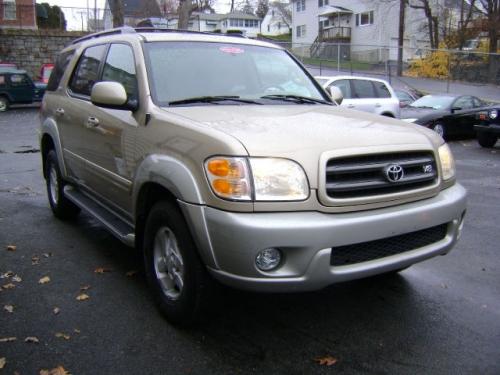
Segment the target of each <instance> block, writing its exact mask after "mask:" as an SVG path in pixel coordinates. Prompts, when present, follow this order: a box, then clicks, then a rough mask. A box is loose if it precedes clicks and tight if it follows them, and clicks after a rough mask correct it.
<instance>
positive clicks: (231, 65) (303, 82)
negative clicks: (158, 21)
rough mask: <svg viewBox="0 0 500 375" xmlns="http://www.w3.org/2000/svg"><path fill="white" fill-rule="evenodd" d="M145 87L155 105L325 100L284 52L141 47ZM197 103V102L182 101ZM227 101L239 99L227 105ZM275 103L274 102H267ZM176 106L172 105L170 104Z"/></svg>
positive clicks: (218, 46) (191, 45)
mask: <svg viewBox="0 0 500 375" xmlns="http://www.w3.org/2000/svg"><path fill="white" fill-rule="evenodd" d="M145 50H146V54H147V57H148V61H149V67H150V69H149V83H150V86H151V91H152V94H153V98H154V99H155V101H156V103H157V104H158V105H163V106H165V105H168V104H169V103H172V102H182V104H183V105H186V104H187V105H207V104H215V103H218V102H217V101H216V100H207V97H209V98H211V97H219V98H222V97H225V100H226V101H225V102H224V104H226V103H227V104H238V105H242V104H248V102H252V101H253V102H255V103H258V104H264V103H266V104H268V103H269V104H273V103H274V104H276V103H280V104H284V103H286V104H304V103H305V101H298V100H287V101H286V102H285V101H284V100H283V101H280V100H279V98H278V100H276V99H277V98H276V97H274V98H273V97H271V98H263V97H265V96H281V95H292V96H298V97H304V98H310V99H314V100H322V101H324V100H329V99H327V97H326V96H323V94H322V93H321V92H320V91H319V90H318V89H317V88H316V86H315V85H314V83H313V82H312V80H311V79H310V78H309V77H308V76H307V75H306V73H305V72H304V71H303V70H302V68H301V67H300V66H299V65H298V64H297V63H296V62H295V61H294V60H293V59H292V58H291V57H290V56H289V55H288V54H287V53H286V52H285V51H283V50H280V49H275V48H268V47H259V46H249V45H242V44H222V43H205V42H152V43H147V44H146V45H145ZM192 98H201V99H202V100H200V101H192V100H191V101H189V102H187V101H186V99H192ZM229 98H238V99H243V100H239V101H230V99H229ZM271 99H274V100H271ZM175 104H180V103H172V105H175Z"/></svg>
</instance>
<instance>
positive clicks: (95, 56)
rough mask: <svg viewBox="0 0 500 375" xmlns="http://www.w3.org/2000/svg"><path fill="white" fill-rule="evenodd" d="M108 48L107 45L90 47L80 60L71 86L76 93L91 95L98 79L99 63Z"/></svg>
mask: <svg viewBox="0 0 500 375" xmlns="http://www.w3.org/2000/svg"><path fill="white" fill-rule="evenodd" d="M105 50H106V46H105V45H104V44H101V45H99V46H94V47H89V48H87V49H86V50H85V52H84V53H83V55H82V56H81V57H80V60H79V61H78V66H77V67H76V70H75V72H74V73H73V77H72V78H71V83H70V85H69V88H70V89H71V91H72V92H73V93H75V94H80V95H85V96H90V92H91V90H92V87H93V86H94V83H96V82H97V80H98V74H99V65H100V64H101V60H102V57H103V54H104V51H105Z"/></svg>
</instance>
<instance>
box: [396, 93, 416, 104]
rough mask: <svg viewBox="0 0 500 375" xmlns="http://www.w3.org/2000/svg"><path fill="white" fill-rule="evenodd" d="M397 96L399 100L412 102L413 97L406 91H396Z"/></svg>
mask: <svg viewBox="0 0 500 375" xmlns="http://www.w3.org/2000/svg"><path fill="white" fill-rule="evenodd" d="M396 96H397V97H398V99H399V100H402V101H405V102H412V101H413V98H412V97H411V96H410V95H409V94H408V93H406V92H404V91H396Z"/></svg>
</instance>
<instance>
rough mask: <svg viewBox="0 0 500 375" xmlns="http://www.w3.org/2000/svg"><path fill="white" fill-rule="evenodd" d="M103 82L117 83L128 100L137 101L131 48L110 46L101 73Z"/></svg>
mask: <svg viewBox="0 0 500 375" xmlns="http://www.w3.org/2000/svg"><path fill="white" fill-rule="evenodd" d="M102 80H103V81H114V82H119V83H121V84H122V85H123V87H125V91H126V92H127V96H128V98H129V99H137V76H136V73H135V60H134V53H133V51H132V48H130V46H128V45H126V44H112V45H111V47H110V48H109V52H108V56H107V58H106V63H105V64H104V68H103V71H102Z"/></svg>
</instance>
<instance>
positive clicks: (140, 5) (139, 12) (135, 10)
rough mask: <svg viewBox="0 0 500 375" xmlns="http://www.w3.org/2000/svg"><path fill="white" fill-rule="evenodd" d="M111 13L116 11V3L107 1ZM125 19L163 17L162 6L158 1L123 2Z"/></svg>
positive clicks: (129, 0)
mask: <svg viewBox="0 0 500 375" xmlns="http://www.w3.org/2000/svg"><path fill="white" fill-rule="evenodd" d="M107 3H108V4H109V8H110V9H111V12H114V10H115V2H114V1H109V0H108V1H107ZM123 15H124V17H161V16H162V14H161V10H160V6H159V5H158V3H157V2H156V0H123Z"/></svg>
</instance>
